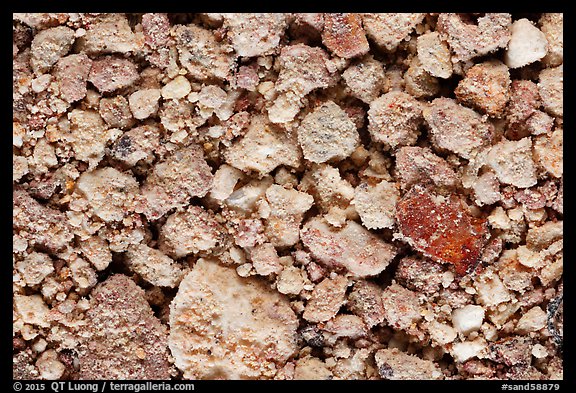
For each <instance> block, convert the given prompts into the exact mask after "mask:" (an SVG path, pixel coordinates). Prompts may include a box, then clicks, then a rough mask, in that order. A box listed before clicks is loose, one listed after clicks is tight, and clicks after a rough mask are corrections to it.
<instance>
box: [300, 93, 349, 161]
mask: <svg viewBox="0 0 576 393" xmlns="http://www.w3.org/2000/svg"><path fill="white" fill-rule="evenodd" d="M359 139H360V138H359V136H358V132H357V131H356V126H355V125H354V123H353V122H352V120H350V118H349V117H348V115H347V114H346V112H344V111H343V110H342V109H341V108H340V107H339V106H338V105H336V104H335V103H334V102H332V101H328V102H326V103H324V104H322V105H321V106H319V107H318V108H316V109H315V110H314V111H313V112H312V113H309V114H308V115H307V116H306V117H305V118H304V120H303V121H302V123H301V124H300V128H299V129H298V142H300V146H301V147H302V151H303V153H304V158H305V159H307V160H309V161H312V162H316V163H322V162H326V161H331V160H336V161H340V160H343V159H345V158H346V157H348V156H349V155H350V154H351V153H352V152H353V151H354V149H355V148H356V146H357V145H358V143H359Z"/></svg>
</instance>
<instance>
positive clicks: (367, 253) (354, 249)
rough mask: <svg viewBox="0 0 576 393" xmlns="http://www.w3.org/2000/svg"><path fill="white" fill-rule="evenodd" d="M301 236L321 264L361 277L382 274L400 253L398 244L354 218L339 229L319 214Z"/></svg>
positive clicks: (305, 226) (306, 226) (307, 225)
mask: <svg viewBox="0 0 576 393" xmlns="http://www.w3.org/2000/svg"><path fill="white" fill-rule="evenodd" d="M300 238H301V239H302V242H303V243H304V245H305V246H306V247H307V248H308V249H309V250H310V252H311V254H312V256H313V257H314V258H316V259H317V260H318V261H319V262H320V263H321V264H323V265H324V266H326V267H328V268H345V269H347V270H348V271H349V272H350V273H352V274H354V275H356V276H358V277H365V276H373V275H376V274H379V273H380V272H382V271H383V270H384V269H386V267H387V266H388V264H389V263H390V262H391V261H392V259H393V258H394V257H395V256H396V248H395V247H394V246H392V245H390V244H388V243H386V242H384V241H383V240H381V239H380V238H379V237H377V236H376V235H374V234H372V233H370V232H369V231H368V230H366V229H365V228H364V227H362V226H361V225H360V224H357V223H356V222H354V221H348V222H347V223H346V224H345V225H344V227H343V228H341V229H336V228H333V227H330V226H329V225H328V224H326V223H325V222H324V221H323V220H322V219H321V218H319V217H315V218H313V219H311V220H309V221H308V222H307V223H306V224H305V225H304V227H303V228H302V230H301V231H300Z"/></svg>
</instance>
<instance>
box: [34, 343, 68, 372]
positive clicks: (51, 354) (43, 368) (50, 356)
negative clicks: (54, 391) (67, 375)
mask: <svg viewBox="0 0 576 393" xmlns="http://www.w3.org/2000/svg"><path fill="white" fill-rule="evenodd" d="M36 367H37V368H38V371H39V372H40V378H42V379H48V380H56V379H60V377H62V375H64V371H66V366H65V365H64V364H63V363H62V362H61V361H60V360H58V354H57V353H56V351H55V350H53V349H49V350H47V351H44V352H43V353H42V355H40V357H39V358H38V360H36Z"/></svg>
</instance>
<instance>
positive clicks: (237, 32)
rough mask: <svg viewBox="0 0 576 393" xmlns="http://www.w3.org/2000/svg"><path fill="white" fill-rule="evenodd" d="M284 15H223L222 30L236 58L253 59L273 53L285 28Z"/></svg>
mask: <svg viewBox="0 0 576 393" xmlns="http://www.w3.org/2000/svg"><path fill="white" fill-rule="evenodd" d="M286 16H287V15H286V14H281V13H260V14H250V13H239V14H229V13H224V14H222V17H223V18H224V28H225V29H227V31H228V38H229V39H230V41H231V43H232V47H233V48H234V50H235V52H236V53H237V55H238V56H242V57H254V56H262V55H268V54H271V53H273V52H274V50H275V48H276V47H277V46H278V44H279V42H280V38H281V37H282V35H283V33H284V30H285V29H286V27H287V23H286Z"/></svg>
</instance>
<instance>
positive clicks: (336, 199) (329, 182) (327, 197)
mask: <svg viewBox="0 0 576 393" xmlns="http://www.w3.org/2000/svg"><path fill="white" fill-rule="evenodd" d="M300 188H301V190H302V191H306V192H308V193H310V194H312V195H314V199H315V202H316V205H317V206H319V207H320V208H321V209H322V211H323V212H328V211H329V210H330V209H331V208H332V207H334V206H337V207H341V208H345V207H347V206H348V204H349V203H350V201H351V200H352V199H353V198H354V187H352V185H351V184H350V183H349V182H348V181H346V180H344V179H342V177H341V175H340V172H339V171H338V169H337V168H334V167H332V166H330V165H326V164H321V165H315V166H313V167H312V168H311V169H310V170H308V171H306V173H305V174H304V177H303V178H302V180H301V181H300Z"/></svg>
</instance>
